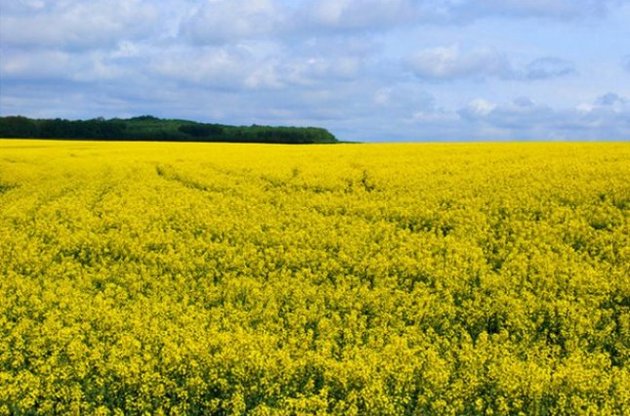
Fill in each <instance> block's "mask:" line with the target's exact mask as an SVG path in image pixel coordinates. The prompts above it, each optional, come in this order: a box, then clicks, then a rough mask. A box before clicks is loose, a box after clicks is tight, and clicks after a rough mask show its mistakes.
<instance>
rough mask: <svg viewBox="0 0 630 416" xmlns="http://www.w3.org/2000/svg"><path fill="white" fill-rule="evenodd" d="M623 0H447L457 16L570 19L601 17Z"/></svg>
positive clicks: (474, 17) (452, 11) (470, 17)
mask: <svg viewBox="0 0 630 416" xmlns="http://www.w3.org/2000/svg"><path fill="white" fill-rule="evenodd" d="M623 1H624V0H525V1H524V0H463V1H455V2H451V1H447V2H446V3H448V4H451V5H452V6H451V7H450V9H449V10H450V12H451V13H452V14H453V15H454V16H456V17H458V18H459V19H476V18H480V17H487V16H505V17H527V18H530V17H536V18H541V17H542V18H552V19H560V20H565V19H572V18H579V17H588V18H592V17H594V16H595V17H601V16H603V15H605V14H606V13H607V12H608V10H609V8H610V7H611V6H614V5H617V4H619V3H621V2H623Z"/></svg>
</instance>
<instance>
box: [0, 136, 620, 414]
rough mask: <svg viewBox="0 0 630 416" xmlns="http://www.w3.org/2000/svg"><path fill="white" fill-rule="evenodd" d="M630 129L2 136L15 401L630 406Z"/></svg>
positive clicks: (173, 405)
mask: <svg viewBox="0 0 630 416" xmlns="http://www.w3.org/2000/svg"><path fill="white" fill-rule="evenodd" d="M628 178H630V144H628V143H619V144H475V145H473V144H470V145H468V144H458V145H437V144H436V145H433V144H432V145H427V144H423V145H332V146H324V145H322V146H309V147H301V146H295V147H293V146H281V145H239V144H172V143H170V144H169V143H158V144H156V143H110V142H108V143H91V142H54V141H21V140H4V141H0V298H1V301H0V414H35V413H38V414H39V413H42V414H53V413H63V414H66V413H69V414H99V415H107V414H190V415H195V414H245V413H247V414H254V415H269V414H286V415H290V414H344V415H345V414H357V415H358V414H361V415H364V414H374V415H388V414H389V415H398V414H406V415H424V414H440V415H442V414H444V415H461V414H466V415H468V414H471V415H474V414H480V415H481V414H487V415H490V414H495V415H498V414H514V415H516V414H533V415H547V414H558V415H574V414H585V415H586V414H618V415H622V414H624V413H625V414H628V413H629V412H630V369H629V367H628V366H629V364H630V363H629V359H630V232H629V228H628V214H629V212H630V181H629V180H628Z"/></svg>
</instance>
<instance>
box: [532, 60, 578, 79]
mask: <svg viewBox="0 0 630 416" xmlns="http://www.w3.org/2000/svg"><path fill="white" fill-rule="evenodd" d="M573 73H575V66H574V65H573V63H571V62H569V61H566V60H564V59H560V58H553V57H546V58H539V59H536V60H534V61H532V62H530V63H529V64H528V65H527V66H526V67H525V71H524V76H525V78H527V79H531V80H537V79H549V78H557V77H562V76H565V75H569V74H573Z"/></svg>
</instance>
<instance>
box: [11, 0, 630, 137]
mask: <svg viewBox="0 0 630 416" xmlns="http://www.w3.org/2000/svg"><path fill="white" fill-rule="evenodd" d="M0 2H2V5H1V9H2V10H1V13H0V40H1V42H0V114H2V115H6V114H24V115H30V116H44V117H82V118H86V117H88V118H89V117H96V116H101V115H102V116H105V117H112V116H132V115H138V114H155V115H156V116H166V117H180V118H192V119H198V120H201V121H210V122H212V121H216V122H223V123H236V124H241V123H243V124H249V123H258V124H301V125H321V126H323V127H327V128H329V129H331V130H332V131H333V132H334V133H336V134H338V135H339V137H340V138H343V139H360V140H383V139H419V140H456V139H477V140H494V139H508V138H528V137H531V138H538V139H545V138H549V137H551V135H552V132H555V134H557V136H554V137H556V138H558V137H560V136H567V137H569V136H570V137H573V138H575V139H580V138H591V137H595V136H596V135H599V136H601V137H604V138H626V139H627V138H628V137H630V135H629V134H628V127H627V125H628V120H630V117H629V114H630V110H629V109H628V106H629V104H628V97H627V90H628V78H627V77H626V78H623V77H618V79H608V78H607V77H601V76H597V77H596V78H594V77H593V75H592V74H593V73H595V72H597V74H599V73H608V74H614V73H618V71H619V65H620V63H622V64H623V65H624V68H625V69H627V70H628V71H630V56H626V57H625V58H624V59H623V61H622V62H620V60H619V57H620V56H622V55H623V54H624V53H627V51H619V50H617V49H614V50H613V49H612V48H611V47H610V46H606V45H613V44H616V43H618V42H616V40H617V39H611V38H610V37H609V38H607V39H608V40H607V41H606V39H604V41H603V42H601V45H602V47H601V48H600V45H599V43H597V44H596V45H595V46H593V44H595V42H593V44H591V43H589V42H585V44H584V45H583V46H584V47H583V50H582V48H580V51H579V52H580V54H573V51H572V50H567V48H566V46H567V45H566V42H563V41H562V40H561V39H560V40H558V39H554V38H551V37H549V38H548V41H547V42H540V39H541V38H542V37H544V36H550V33H559V32H560V31H562V33H565V32H566V33H567V38H571V39H573V37H572V36H573V35H576V37H577V38H579V36H582V34H583V27H582V26H580V25H581V21H577V22H576V21H574V20H575V19H581V18H591V17H589V16H590V14H591V13H594V14H593V16H596V17H595V18H604V17H605V16H606V10H608V9H611V8H612V7H613V5H614V4H621V3H622V2H623V1H622V0H617V1H606V0H604V1H598V2H595V1H594V0H574V1H571V2H570V1H568V0H546V1H544V2H543V1H539V0H527V1H516V0H505V1H498V0H484V1H481V0H336V1H333V0H295V1H289V0H185V1H180V2H174V1H172V0H165V1H161V2H153V1H149V0H91V1H81V0H55V1H53V0H19V1H2V0H0ZM625 3H627V1H625ZM619 10H621V11H623V10H626V11H627V10H628V9H619ZM587 15H588V16H587ZM483 18H492V19H494V21H497V22H498V24H497V25H486V23H485V22H481V23H475V22H476V21H478V20H479V19H483ZM541 18H544V19H547V20H546V21H545V26H544V27H541V26H540V25H541V23H540V19H541ZM571 19H573V20H571ZM499 20H502V22H499ZM617 20H620V19H612V18H610V19H609V20H608V21H607V23H610V24H617V25H618V24H619V22H617ZM494 21H493V23H494ZM512 23H515V24H514V25H512ZM595 26H597V27H595ZM598 27H600V26H599V25H594V29H593V30H598ZM548 28H551V29H550V30H547V29H548ZM612 29H615V30H612ZM617 29H619V27H618V26H616V27H615V28H611V29H610V30H608V32H611V33H619V30H617ZM530 33H535V34H536V35H535V36H534V35H532V37H531V38H530V37H529V34H530ZM595 35H598V33H595ZM601 35H602V36H610V35H607V34H606V33H604V32H602V33H601ZM435 39H442V40H441V42H443V43H437V44H435V43H432V42H433V41H435ZM613 40H614V41H615V42H613ZM432 44H433V45H434V46H438V47H430V46H431V45H432ZM419 45H421V46H419ZM444 45H446V46H444ZM470 45H473V46H472V47H471V46H470ZM474 45H480V46H482V47H475V46H474ZM605 47H608V48H610V49H605ZM589 48H590V49H589ZM565 52H566V53H567V55H565ZM589 54H590V55H589ZM578 55H583V58H582V57H579V56H578ZM595 55H596V56H597V57H598V58H597V60H596V62H597V65H598V66H597V67H596V68H595V66H594V64H592V65H591V63H590V61H589V59H590V58H589V57H590V56H595ZM604 55H605V56H606V58H605V59H602V57H603V56H604ZM564 56H571V57H572V59H575V60H576V63H574V62H572V61H568V60H566V59H562V57H564ZM594 62H595V61H594ZM589 65H590V66H589ZM578 66H579V71H578V70H577V68H578ZM600 70H601V71H600ZM615 71H616V72H615ZM541 80H546V81H544V82H541ZM479 81H483V82H479ZM585 86H586V87H585ZM585 90H588V91H590V93H593V91H601V92H606V91H616V92H610V93H607V94H602V95H601V96H600V97H599V98H595V99H593V100H590V101H585V102H582V101H580V100H581V99H582V97H583V96H584V94H587V92H585ZM624 94H625V96H624ZM595 95H596V94H595ZM529 96H533V97H534V96H535V97H536V100H533V99H531V98H528V97H529ZM513 97H517V98H515V99H512V98H513ZM578 97H579V98H578ZM489 132H490V133H489Z"/></svg>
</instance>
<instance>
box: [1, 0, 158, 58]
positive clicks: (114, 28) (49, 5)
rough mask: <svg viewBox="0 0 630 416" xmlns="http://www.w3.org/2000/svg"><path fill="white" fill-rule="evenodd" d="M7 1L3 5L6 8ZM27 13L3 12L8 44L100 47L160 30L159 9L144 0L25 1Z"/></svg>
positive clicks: (2, 16) (66, 47) (4, 41)
mask: <svg viewBox="0 0 630 416" xmlns="http://www.w3.org/2000/svg"><path fill="white" fill-rule="evenodd" d="M4 7H5V6H4V4H3V8H4ZM22 8H24V9H27V10H28V13H27V12H22V13H20V12H18V11H17V10H16V9H17V8H10V9H9V10H13V12H14V13H10V12H5V11H4V10H3V13H1V14H0V38H1V39H2V43H3V45H4V46H13V47H38V48H41V47H53V48H57V49H58V48H64V49H74V48H90V49H93V48H97V47H103V46H110V45H115V44H117V43H118V42H120V41H122V40H128V39H135V38H139V37H143V36H147V35H148V34H151V33H154V32H155V31H156V24H157V23H158V18H159V13H158V10H157V9H156V8H155V7H154V6H153V5H152V3H151V2H147V1H141V0H111V1H105V0H92V1H89V2H85V1H78V0H66V1H57V2H52V1H49V2H43V1H40V2H34V1H33V2H28V3H22Z"/></svg>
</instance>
